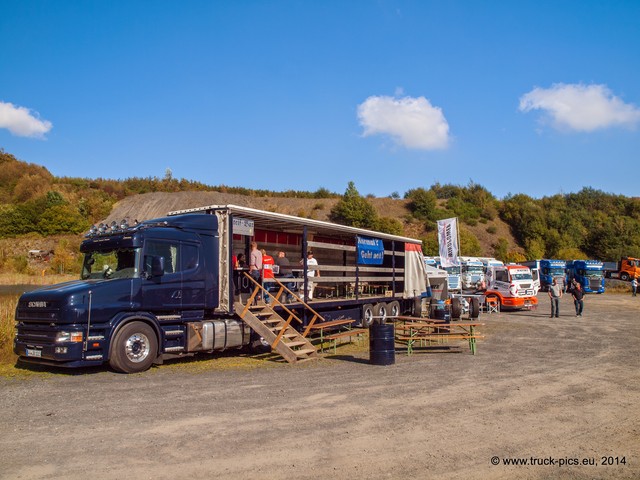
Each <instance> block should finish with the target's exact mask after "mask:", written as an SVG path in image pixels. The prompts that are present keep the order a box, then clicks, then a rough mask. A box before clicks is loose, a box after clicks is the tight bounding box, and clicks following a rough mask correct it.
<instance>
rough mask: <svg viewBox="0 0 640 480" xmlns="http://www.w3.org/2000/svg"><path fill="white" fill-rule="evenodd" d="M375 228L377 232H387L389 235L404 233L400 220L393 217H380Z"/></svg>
mask: <svg viewBox="0 0 640 480" xmlns="http://www.w3.org/2000/svg"><path fill="white" fill-rule="evenodd" d="M375 230H378V231H379V232H384V233H389V234H391V235H404V227H403V226H402V222H400V221H399V220H397V219H395V218H390V217H380V218H379V219H378V220H377V221H376V225H375Z"/></svg>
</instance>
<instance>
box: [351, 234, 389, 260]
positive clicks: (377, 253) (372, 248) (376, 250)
mask: <svg viewBox="0 0 640 480" xmlns="http://www.w3.org/2000/svg"><path fill="white" fill-rule="evenodd" d="M357 251H358V264H359V265H382V262H383V261H384V245H383V244H382V240H380V239H378V238H371V237H360V236H358V244H357Z"/></svg>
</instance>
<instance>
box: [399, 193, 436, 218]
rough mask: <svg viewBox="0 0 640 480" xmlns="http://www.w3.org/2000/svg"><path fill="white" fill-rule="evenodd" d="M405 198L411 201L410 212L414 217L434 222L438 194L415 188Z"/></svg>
mask: <svg viewBox="0 0 640 480" xmlns="http://www.w3.org/2000/svg"><path fill="white" fill-rule="evenodd" d="M404 198H405V199H407V200H409V210H411V213H412V214H413V216H414V217H416V218H419V219H420V220H434V219H435V211H436V200H437V198H436V194H435V193H434V192H432V191H431V190H425V189H424V188H414V189H412V190H409V191H408V192H407V193H405V195H404Z"/></svg>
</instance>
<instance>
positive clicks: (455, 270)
mask: <svg viewBox="0 0 640 480" xmlns="http://www.w3.org/2000/svg"><path fill="white" fill-rule="evenodd" d="M445 270H446V271H447V273H448V274H449V275H460V267H446V268H445Z"/></svg>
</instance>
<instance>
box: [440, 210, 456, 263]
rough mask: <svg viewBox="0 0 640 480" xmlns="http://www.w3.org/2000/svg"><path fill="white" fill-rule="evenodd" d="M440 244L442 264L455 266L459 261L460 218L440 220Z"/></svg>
mask: <svg viewBox="0 0 640 480" xmlns="http://www.w3.org/2000/svg"><path fill="white" fill-rule="evenodd" d="M438 244H439V245H440V265H442V266H443V267H453V266H456V265H459V262H458V219H457V218H455V217H454V218H445V219H444V220H438Z"/></svg>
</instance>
